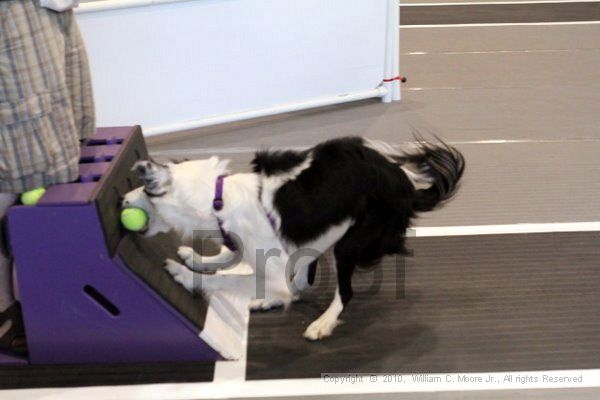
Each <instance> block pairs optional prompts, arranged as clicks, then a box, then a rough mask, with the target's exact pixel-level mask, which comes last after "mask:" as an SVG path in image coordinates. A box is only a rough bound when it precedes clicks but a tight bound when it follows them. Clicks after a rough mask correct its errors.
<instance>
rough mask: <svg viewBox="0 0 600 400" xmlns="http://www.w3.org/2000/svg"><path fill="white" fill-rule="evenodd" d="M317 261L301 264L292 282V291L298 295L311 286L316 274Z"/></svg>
mask: <svg viewBox="0 0 600 400" xmlns="http://www.w3.org/2000/svg"><path fill="white" fill-rule="evenodd" d="M318 262H319V261H318V260H314V261H312V262H310V263H308V264H303V265H301V266H300V267H299V268H298V271H296V273H295V274H294V279H293V280H292V291H293V292H294V293H295V294H298V293H300V292H302V291H304V290H306V289H308V288H309V287H311V286H312V284H313V282H314V281H315V274H316V273H317V264H318Z"/></svg>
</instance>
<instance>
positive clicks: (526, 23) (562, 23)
mask: <svg viewBox="0 0 600 400" xmlns="http://www.w3.org/2000/svg"><path fill="white" fill-rule="evenodd" d="M597 24H600V21H567V22H506V23H489V24H481V23H475V24H437V25H435V24H434V25H400V29H422V28H473V27H486V26H509V27H510V26H558V25H597ZM403 90H404V89H403Z"/></svg>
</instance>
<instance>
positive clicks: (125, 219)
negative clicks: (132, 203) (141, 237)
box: [121, 207, 148, 232]
mask: <svg viewBox="0 0 600 400" xmlns="http://www.w3.org/2000/svg"><path fill="white" fill-rule="evenodd" d="M121 223H122V224H123V226H124V227H125V229H127V230H130V231H133V232H137V231H141V230H142V229H143V228H144V227H145V226H146V224H147V223H148V214H146V211H144V210H142V209H141V208H135V207H129V208H126V209H124V210H123V211H121Z"/></svg>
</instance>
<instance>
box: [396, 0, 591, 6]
mask: <svg viewBox="0 0 600 400" xmlns="http://www.w3.org/2000/svg"><path fill="white" fill-rule="evenodd" d="M597 2H598V0H539V1H472V2H455V3H452V2H449V3H410V4H404V3H402V1H401V2H400V7H440V6H488V5H513V4H516V5H525V4H557V3H558V4H560V3H597Z"/></svg>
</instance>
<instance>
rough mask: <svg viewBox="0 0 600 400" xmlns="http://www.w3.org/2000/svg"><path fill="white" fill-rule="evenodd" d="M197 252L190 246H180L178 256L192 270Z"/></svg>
mask: <svg viewBox="0 0 600 400" xmlns="http://www.w3.org/2000/svg"><path fill="white" fill-rule="evenodd" d="M195 254H196V252H195V251H194V249H192V248H191V247H188V246H179V248H178V249H177V255H178V256H179V258H181V260H182V261H183V262H184V263H185V265H187V266H188V267H190V268H193V267H194V257H195Z"/></svg>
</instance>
